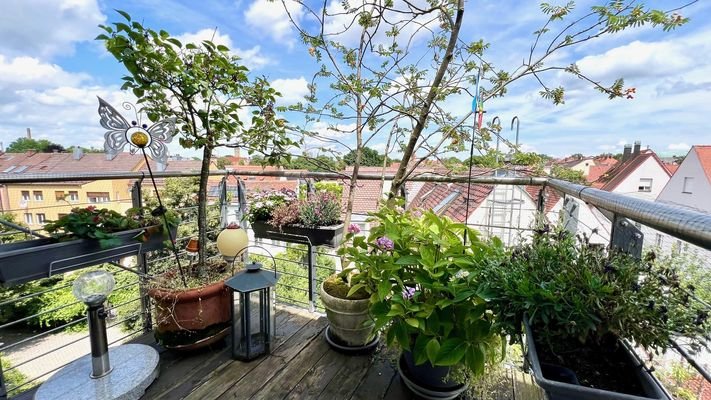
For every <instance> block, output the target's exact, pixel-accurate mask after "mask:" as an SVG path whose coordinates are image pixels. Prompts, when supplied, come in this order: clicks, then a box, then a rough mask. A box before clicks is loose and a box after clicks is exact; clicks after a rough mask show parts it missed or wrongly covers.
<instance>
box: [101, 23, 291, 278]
mask: <svg viewBox="0 0 711 400" xmlns="http://www.w3.org/2000/svg"><path fill="white" fill-rule="evenodd" d="M118 13H119V14H121V15H122V16H123V18H124V19H125V21H123V22H114V23H112V24H111V26H107V25H101V26H100V27H101V29H103V31H104V32H105V33H103V34H101V35H99V36H98V37H97V39H98V40H101V41H103V42H104V45H105V47H106V49H107V50H108V51H109V53H111V55H113V56H114V57H115V58H116V59H117V60H118V61H119V62H120V63H121V64H123V66H124V67H125V68H126V70H127V71H128V74H127V75H126V76H124V77H123V78H122V79H123V81H124V84H123V85H122V87H121V88H122V89H124V90H131V91H132V92H133V94H134V95H135V96H136V97H137V98H138V104H139V105H140V106H141V108H142V110H143V111H144V112H145V113H146V115H147V116H148V118H149V119H150V120H151V121H158V120H163V119H168V118H174V119H175V121H176V126H177V128H178V131H179V133H180V138H179V142H180V144H181V146H183V147H184V148H190V149H196V150H201V151H202V166H201V170H200V182H199V189H198V231H199V234H198V239H199V241H200V243H202V244H205V243H207V211H206V205H207V200H208V199H207V183H208V175H209V172H210V161H211V157H212V154H213V151H214V150H215V148H217V147H220V146H230V147H240V148H243V149H247V151H248V152H249V153H250V154H252V153H253V152H260V153H266V154H268V156H267V159H268V160H269V161H276V160H278V159H279V158H281V157H282V156H283V154H285V152H286V149H287V148H288V147H289V146H292V145H295V144H296V143H294V141H292V140H291V139H289V138H288V137H287V136H286V131H285V123H284V121H283V120H281V119H278V118H276V112H277V111H279V110H280V109H276V110H275V109H274V106H273V105H274V102H275V100H276V97H277V96H279V93H278V92H277V91H276V90H274V89H273V88H272V87H270V85H269V82H267V80H266V78H264V77H257V78H253V79H250V77H249V76H248V75H247V74H248V72H249V71H248V69H247V68H246V67H244V66H243V65H241V64H240V62H239V60H240V59H239V57H237V56H235V55H234V54H232V53H230V50H229V48H227V47H226V46H224V45H219V44H215V43H213V42H212V41H209V40H205V41H203V42H202V43H200V44H195V43H187V44H183V43H181V42H180V41H179V40H178V39H176V38H175V37H172V36H171V35H170V34H169V33H168V32H166V31H164V30H160V31H155V30H153V29H150V28H146V27H144V26H143V25H142V24H140V23H139V22H137V21H132V20H131V17H130V15H128V13H126V12H123V11H118ZM243 109H246V110H248V111H251V115H252V117H251V121H250V122H251V123H250V124H245V121H243V120H242V119H241V118H240V115H239V113H240V111H241V110H243ZM281 111H284V110H283V109H282V110H281ZM206 247H207V246H204V245H201V246H200V250H199V256H198V265H199V266H201V267H202V266H204V264H205V257H206V254H205V248H206Z"/></svg>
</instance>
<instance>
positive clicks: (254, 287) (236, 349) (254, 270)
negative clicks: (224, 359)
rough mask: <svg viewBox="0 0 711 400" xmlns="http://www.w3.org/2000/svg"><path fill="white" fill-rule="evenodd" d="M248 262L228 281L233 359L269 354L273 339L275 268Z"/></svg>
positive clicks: (251, 358)
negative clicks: (270, 269) (230, 290)
mask: <svg viewBox="0 0 711 400" xmlns="http://www.w3.org/2000/svg"><path fill="white" fill-rule="evenodd" d="M261 267H262V265H261V264H259V263H250V264H247V268H246V269H245V270H242V271H240V272H238V273H237V274H236V275H235V276H233V277H232V278H230V279H228V280H227V281H226V282H225V285H227V286H228V287H229V288H231V289H232V307H231V308H232V358H235V359H238V360H244V361H249V360H253V359H255V358H257V357H259V356H261V355H263V354H269V352H270V347H271V345H272V343H273V342H274V330H275V321H274V316H275V314H276V309H275V307H276V302H275V293H274V287H275V286H276V283H277V280H278V279H279V276H278V275H277V273H276V271H274V272H271V271H263V270H262V269H261Z"/></svg>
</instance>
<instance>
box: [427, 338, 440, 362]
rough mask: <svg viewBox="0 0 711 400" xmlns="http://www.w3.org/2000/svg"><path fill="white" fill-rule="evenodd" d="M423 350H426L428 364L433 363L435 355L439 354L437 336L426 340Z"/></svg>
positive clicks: (435, 358)
mask: <svg viewBox="0 0 711 400" xmlns="http://www.w3.org/2000/svg"><path fill="white" fill-rule="evenodd" d="M425 351H426V352H427V358H428V359H429V360H430V364H432V365H434V363H435V361H436V360H437V355H438V354H439V341H438V340H437V338H432V339H430V341H429V342H427V346H425Z"/></svg>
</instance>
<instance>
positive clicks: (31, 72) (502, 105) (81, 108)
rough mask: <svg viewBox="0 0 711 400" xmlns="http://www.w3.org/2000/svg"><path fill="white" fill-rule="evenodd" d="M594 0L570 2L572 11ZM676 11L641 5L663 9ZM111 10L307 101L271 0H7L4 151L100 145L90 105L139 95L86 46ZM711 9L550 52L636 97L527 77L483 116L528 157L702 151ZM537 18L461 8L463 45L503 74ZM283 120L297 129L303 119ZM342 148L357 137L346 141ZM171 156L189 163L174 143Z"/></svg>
mask: <svg viewBox="0 0 711 400" xmlns="http://www.w3.org/2000/svg"><path fill="white" fill-rule="evenodd" d="M339 3H340V2H335V3H334V4H339ZM594 3H596V2H594V1H579V2H578V4H577V10H578V11H580V12H582V11H584V10H586V9H588V8H589V6H590V5H592V4H594ZM672 3H675V2H672V1H668V0H667V1H656V2H648V3H647V5H648V6H652V7H660V8H670V7H671V6H672ZM680 3H681V2H680ZM118 7H120V8H121V9H122V10H125V11H127V12H129V13H130V14H131V15H132V16H133V18H134V19H135V20H138V21H141V22H143V23H144V25H146V26H149V27H152V28H155V29H165V30H167V31H169V32H171V33H172V34H173V35H176V36H179V37H182V38H183V39H185V40H199V39H203V38H207V37H210V36H212V35H213V34H215V35H216V36H215V38H216V41H219V42H222V43H225V44H227V45H229V47H230V48H232V49H233V51H234V52H235V53H237V54H238V55H241V56H242V57H243V59H244V62H245V63H246V65H247V66H249V67H250V68H251V69H252V73H253V74H255V75H265V76H267V77H268V78H269V79H270V80H271V81H272V82H273V85H274V86H275V87H277V88H278V89H279V90H281V91H282V93H283V94H284V96H285V99H284V100H285V101H286V102H288V101H297V100H298V99H299V98H300V97H301V96H303V95H304V94H305V93H306V86H305V85H306V82H307V81H308V80H310V78H311V76H312V74H313V72H314V70H315V69H316V65H315V64H314V62H313V59H312V58H311V57H309V55H308V52H307V49H306V47H305V46H304V45H302V44H301V43H300V42H299V41H298V37H297V35H296V33H295V31H294V29H293V28H292V27H291V26H290V23H289V22H288V20H287V19H286V15H285V13H284V11H283V9H282V6H281V4H280V3H279V2H275V3H269V2H267V1H265V0H257V1H254V0H238V1H227V0H225V1H202V2H194V1H177V0H149V1H146V0H140V1H139V0H128V1H121V2H109V1H96V0H29V1H20V0H13V1H9V2H5V4H4V5H3V12H2V14H0V142H3V144H4V145H5V146H7V145H8V144H9V143H10V142H12V141H13V140H14V139H15V138H17V137H19V136H23V135H24V134H25V128H27V127H30V128H32V131H33V137H35V138H47V139H50V140H52V141H55V142H58V143H61V144H64V145H75V144H79V145H85V146H86V145H93V146H95V147H102V143H103V130H102V128H101V127H100V126H99V124H98V116H97V113H96V108H97V101H96V96H97V95H98V96H101V97H103V98H105V99H106V100H108V101H109V102H110V103H112V104H114V105H115V106H117V107H118V105H119V104H120V102H121V101H124V100H128V101H132V100H134V98H133V97H132V96H131V95H130V94H128V93H123V92H121V91H120V90H119V86H120V78H121V77H122V76H123V73H124V70H123V67H121V66H120V65H119V64H118V63H117V62H116V61H115V60H114V59H113V58H112V57H110V56H109V55H108V54H107V53H106V52H105V51H104V49H103V48H102V47H101V44H100V43H98V42H96V41H94V40H93V39H94V37H95V36H96V35H98V34H99V33H100V31H99V29H98V28H97V25H98V24H102V23H107V22H111V21H117V20H118V19H119V18H120V16H118V15H117V14H116V13H115V12H114V11H113V8H118ZM291 11H292V13H293V14H294V15H297V16H298V15H300V14H299V13H301V12H302V10H301V9H299V8H298V7H296V6H294V7H293V8H292V9H291ZM710 11H711V6H710V5H709V4H708V3H707V2H698V3H696V4H693V5H692V6H690V7H688V8H686V9H684V10H682V11H681V13H682V14H683V15H684V16H688V17H690V18H691V22H689V23H688V24H687V25H685V26H683V27H681V28H679V29H677V30H675V31H672V32H669V33H663V32H661V31H660V30H655V29H652V28H642V29H638V30H633V31H625V32H622V33H620V34H618V35H616V36H612V37H607V38H604V39H601V40H597V41H595V42H588V43H585V44H584V45H582V46H578V47H576V48H574V49H572V50H569V51H566V52H565V53H562V54H559V55H557V56H556V61H557V62H559V63H561V64H562V65H566V64H569V63H570V62H577V63H578V64H579V65H580V66H581V68H582V69H583V72H587V73H588V74H589V75H590V76H591V77H593V78H595V79H604V80H605V81H606V82H611V81H612V80H613V79H614V78H616V77H619V76H623V77H625V79H626V86H629V87H635V88H636V89H637V93H636V96H635V99H633V100H612V101H610V100H608V99H607V98H606V96H604V95H602V94H600V93H598V92H596V91H594V90H592V89H590V88H589V87H586V86H583V85H581V83H580V82H579V81H576V80H573V79H571V78H569V77H559V76H556V75H549V76H548V79H547V83H548V84H550V86H553V87H554V86H557V85H558V84H560V83H563V84H564V85H565V86H567V87H568V90H569V91H568V97H567V100H566V104H564V105H562V106H553V105H551V104H550V103H548V102H546V101H545V100H542V99H540V98H539V97H538V95H537V93H538V91H539V90H540V87H539V86H537V85H536V83H535V82H534V81H532V80H531V79H526V80H524V81H521V82H518V83H516V84H514V85H512V86H511V87H510V89H509V93H508V95H507V96H506V97H504V98H501V99H495V100H491V101H489V102H488V103H487V104H486V105H485V108H486V109H487V116H486V118H487V119H490V118H492V117H493V116H494V115H499V116H500V117H501V119H502V120H503V121H504V125H507V121H510V120H511V118H512V117H513V116H515V115H517V116H518V117H519V118H520V120H521V142H522V143H523V148H524V149H527V150H535V151H538V152H543V153H547V154H551V155H556V156H563V155H566V154H571V153H583V154H598V153H602V152H620V151H621V149H622V146H623V144H625V143H631V142H633V141H635V140H641V141H642V143H643V145H645V146H646V145H649V146H650V147H651V148H652V149H654V150H655V151H658V152H659V153H662V154H668V153H678V154H683V153H685V152H686V150H688V148H689V146H690V145H693V144H710V143H711V133H709V123H708V122H707V116H708V115H709V113H710V112H711V40H709V39H708V38H709V37H711V12H710ZM544 21H545V19H544V17H543V15H542V14H541V13H540V11H539V8H538V2H536V1H528V0H527V1H508V0H507V1H496V0H470V1H469V2H467V11H466V14H465V27H464V30H463V33H462V39H463V40H465V41H471V40H476V39H479V38H483V39H484V40H485V41H487V42H490V43H491V48H490V50H489V51H488V52H487V56H486V57H487V59H488V60H489V61H492V62H494V63H495V64H496V65H497V66H499V67H501V68H504V69H508V70H511V69H513V68H515V67H516V66H517V65H518V63H520V60H521V59H522V58H523V56H524V55H526V54H527V50H528V48H529V47H530V45H531V42H532V39H533V36H532V34H531V33H532V32H533V31H534V30H536V29H537V28H538V27H539V26H540V24H541V23H542V22H544ZM215 29H217V31H216V32H215ZM470 102H471V100H470V99H467V98H465V96H462V97H459V98H456V99H452V100H451V101H449V102H448V103H447V107H448V109H450V110H451V111H452V112H453V113H454V114H456V115H463V114H464V113H466V112H467V111H468V109H469V107H470ZM286 117H287V118H288V119H290V120H292V121H293V122H300V117H299V116H296V115H286ZM339 139H340V140H342V141H344V142H345V143H346V144H349V143H351V142H352V139H351V138H350V137H349V135H344V136H343V137H341V138H339ZM386 139H387V138H386V137H382V138H381V137H378V138H376V139H375V140H374V142H373V145H374V147H376V148H378V149H382V148H384V142H385V140H386ZM311 145H312V146H315V144H311ZM170 149H171V152H172V153H174V154H175V153H180V154H182V155H191V154H190V153H189V152H187V151H186V150H183V149H181V148H180V147H179V146H178V145H177V144H172V145H171V147H170ZM226 153H227V151H226V150H225V151H223V154H226Z"/></svg>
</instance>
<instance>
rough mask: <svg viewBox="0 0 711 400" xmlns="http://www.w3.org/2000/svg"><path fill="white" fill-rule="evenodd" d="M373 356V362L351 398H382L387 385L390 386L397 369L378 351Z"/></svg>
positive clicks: (368, 399)
mask: <svg viewBox="0 0 711 400" xmlns="http://www.w3.org/2000/svg"><path fill="white" fill-rule="evenodd" d="M378 350H380V349H378ZM374 357H375V360H374V361H373V364H372V365H371V367H370V368H369V369H368V372H367V374H366V375H365V377H364V378H363V380H361V382H360V384H359V385H358V387H357V388H356V390H355V392H354V393H353V395H352V396H351V400H373V399H382V398H384V397H385V393H386V392H387V390H388V387H390V384H391V383H392V381H393V379H394V378H395V375H397V370H396V369H395V366H394V365H393V360H391V359H390V357H387V356H386V355H383V354H380V353H375V355H374Z"/></svg>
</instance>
